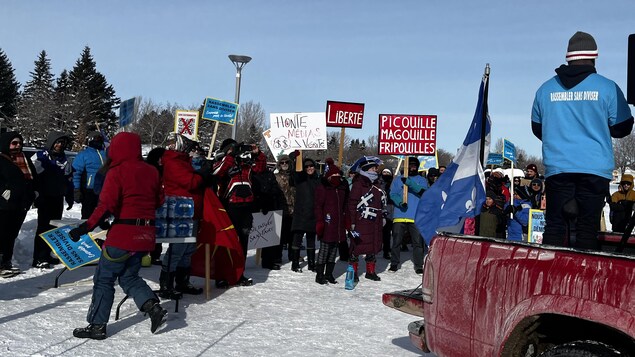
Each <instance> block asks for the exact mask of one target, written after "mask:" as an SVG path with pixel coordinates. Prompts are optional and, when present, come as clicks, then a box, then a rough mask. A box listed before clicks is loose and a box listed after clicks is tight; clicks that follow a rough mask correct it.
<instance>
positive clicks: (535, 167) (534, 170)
mask: <svg viewBox="0 0 635 357" xmlns="http://www.w3.org/2000/svg"><path fill="white" fill-rule="evenodd" d="M525 170H532V171H533V172H535V173H538V167H537V166H536V165H535V164H529V165H527V167H525Z"/></svg>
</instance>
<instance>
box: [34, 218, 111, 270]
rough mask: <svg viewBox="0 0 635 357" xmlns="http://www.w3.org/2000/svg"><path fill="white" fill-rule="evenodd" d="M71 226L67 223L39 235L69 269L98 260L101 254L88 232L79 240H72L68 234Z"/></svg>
mask: <svg viewBox="0 0 635 357" xmlns="http://www.w3.org/2000/svg"><path fill="white" fill-rule="evenodd" d="M72 228H73V227H72V226H69V225H67V226H62V227H59V228H55V229H51V230H50V231H46V232H44V233H42V234H40V237H42V239H44V241H45V242H46V244H48V245H49V246H50V247H51V249H52V250H53V252H55V254H56V255H57V256H58V257H59V258H60V261H61V262H62V263H63V264H64V265H65V266H66V267H67V268H68V269H69V270H73V269H75V268H79V267H81V266H83V265H86V264H90V263H93V262H95V261H97V260H99V256H100V255H101V249H100V248H99V245H97V243H95V241H94V240H93V239H92V238H91V237H90V235H88V234H85V235H83V236H82V237H81V238H80V240H79V241H77V242H73V241H72V240H71V237H70V236H69V235H68V232H69V231H70V230H71V229H72Z"/></svg>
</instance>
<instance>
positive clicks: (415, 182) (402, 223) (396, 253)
mask: <svg viewBox="0 0 635 357" xmlns="http://www.w3.org/2000/svg"><path fill="white" fill-rule="evenodd" d="M418 169H419V160H418V159H417V158H416V157H414V156H413V157H410V158H408V176H407V177H404V176H403V175H397V177H395V179H394V180H393V181H392V185H391V186H390V199H391V200H392V201H393V202H394V204H395V211H394V213H393V219H392V225H393V226H392V251H391V254H390V269H389V270H390V271H392V272H396V271H397V270H399V264H400V263H401V259H400V253H401V243H402V240H403V237H404V235H405V234H406V232H408V233H410V238H411V240H412V263H413V264H414V268H415V272H416V273H417V274H423V255H424V254H425V253H426V252H427V245H426V244H425V242H424V241H423V237H422V236H421V233H419V230H418V229H417V226H415V214H416V213H417V206H418V205H419V200H421V196H422V195H423V193H424V192H425V190H427V189H428V182H427V180H426V179H425V178H424V177H423V176H421V175H419V174H418V171H417V170H418ZM404 186H405V187H407V189H408V198H407V199H408V201H407V202H404V201H403V191H404Z"/></svg>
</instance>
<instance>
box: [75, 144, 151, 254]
mask: <svg viewBox="0 0 635 357" xmlns="http://www.w3.org/2000/svg"><path fill="white" fill-rule="evenodd" d="M108 157H109V158H110V159H111V164H110V168H109V169H108V173H107V174H106V179H105V182H104V186H103V188H102V191H101V193H100V195H99V204H98V205H97V208H95V211H94V212H93V214H92V215H91V216H90V218H88V221H87V222H86V225H87V228H88V229H89V230H92V229H94V228H95V227H96V226H97V225H98V224H99V222H100V221H101V219H102V218H103V217H104V216H107V215H109V214H112V215H114V216H115V218H118V219H137V218H140V219H154V218H155V212H156V209H157V208H158V207H159V206H161V204H162V203H163V191H162V190H161V183H160V181H159V172H158V171H157V169H156V168H154V167H153V166H151V165H149V164H146V163H145V162H144V161H143V159H142V158H141V138H140V137H139V135H137V134H134V133H127V132H123V133H119V134H117V135H115V137H114V138H112V141H111V142H110V148H109V149H108ZM155 232H156V228H155V227H154V225H149V226H136V225H130V224H114V225H113V226H112V227H111V228H110V230H108V235H107V238H106V241H105V243H104V246H112V247H117V248H119V249H123V250H127V251H132V252H148V251H151V250H153V249H154V241H155Z"/></svg>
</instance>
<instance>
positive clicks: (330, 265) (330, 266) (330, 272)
mask: <svg viewBox="0 0 635 357" xmlns="http://www.w3.org/2000/svg"><path fill="white" fill-rule="evenodd" d="M333 270H335V263H326V274H325V278H326V280H327V281H328V282H329V283H331V284H337V280H335V277H334V276H333Z"/></svg>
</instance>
